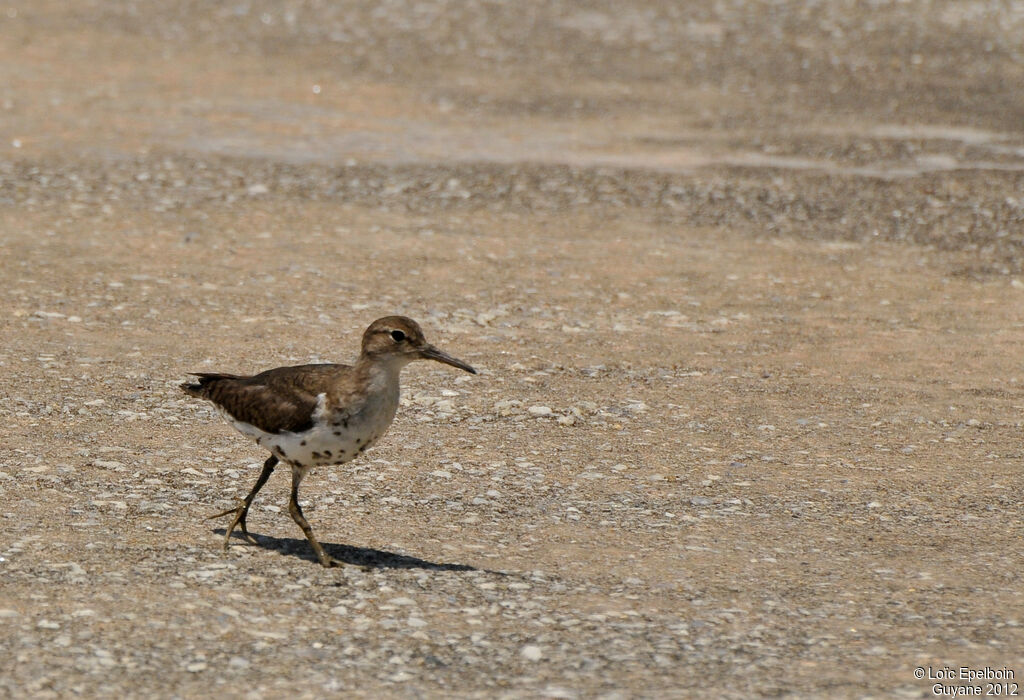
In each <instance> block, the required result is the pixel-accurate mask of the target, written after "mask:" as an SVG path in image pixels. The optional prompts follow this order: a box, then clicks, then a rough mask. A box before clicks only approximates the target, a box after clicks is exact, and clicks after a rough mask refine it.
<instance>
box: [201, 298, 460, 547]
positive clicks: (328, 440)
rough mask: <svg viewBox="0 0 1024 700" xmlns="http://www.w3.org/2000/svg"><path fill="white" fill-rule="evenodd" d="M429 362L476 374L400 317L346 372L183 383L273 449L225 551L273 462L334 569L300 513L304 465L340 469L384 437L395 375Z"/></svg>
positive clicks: (312, 370) (335, 369) (384, 326)
mask: <svg viewBox="0 0 1024 700" xmlns="http://www.w3.org/2000/svg"><path fill="white" fill-rule="evenodd" d="M418 359H430V360H437V361H439V362H443V363H445V364H449V365H452V366H453V367H458V368H459V369H463V370H465V371H467V372H471V373H473V374H476V370H474V369H473V368H472V367H470V366H469V365H468V364H466V363H465V362H462V361H461V360H457V359H455V358H454V357H452V356H450V355H447V354H446V353H443V352H441V351H440V350H438V349H437V348H435V347H434V346H433V345H430V344H429V343H427V341H426V339H425V338H424V337H423V331H422V330H421V329H420V327H419V324H417V323H416V322H415V321H413V320H412V319H410V318H406V317H404V316H387V317H385V318H380V319H377V320H376V321H374V322H373V323H372V324H370V326H369V328H367V329H366V331H365V332H364V333H363V341H362V352H361V353H360V355H359V359H358V360H357V361H356V363H355V364H354V365H352V366H349V365H338V364H316V365H297V366H294V367H278V368H277V369H271V370H267V371H265V372H261V373H260V374H256V375H253V376H240V375H235V374H220V373H205V372H204V373H195V376H197V377H199V381H198V383H191V384H190V383H186V384H182V385H181V388H182V389H183V390H184V391H185V392H186V393H188V394H189V395H191V396H196V397H198V398H203V399H207V400H209V401H211V402H212V403H213V404H214V405H215V406H217V408H218V409H220V411H221V412H222V413H223V414H224V415H225V417H226V418H227V419H228V420H229V421H230V422H231V423H232V424H233V425H234V426H235V428H236V429H237V430H238V431H239V432H241V433H242V434H243V435H247V436H248V437H251V438H253V439H255V440H256V443H257V444H259V445H262V446H263V447H266V448H267V449H269V450H270V451H271V456H270V457H269V458H268V459H267V461H266V462H265V463H264V465H263V471H262V472H261V473H260V477H259V479H258V480H257V481H256V485H255V486H254V487H253V489H252V490H251V491H250V493H249V495H248V496H246V498H245V499H244V500H243V501H242V503H241V504H240V505H239V506H238V507H237V508H231V509H229V510H226V511H224V512H223V513H218V514H217V515H215V516H212V517H220V516H222V515H227V514H229V513H234V514H235V519H234V521H233V522H232V523H231V525H230V526H229V527H228V529H227V534H226V536H225V540H224V546H225V548H226V547H227V546H228V542H229V540H230V537H231V533H232V531H233V530H234V528H235V527H236V526H238V525H240V526H241V528H242V534H243V536H244V537H246V538H247V539H249V540H250V541H252V537H251V535H249V532H248V530H247V529H246V526H245V517H246V515H247V514H248V512H249V506H250V505H251V504H252V501H253V499H254V498H255V497H256V494H257V493H258V492H259V490H260V489H261V488H262V487H263V485H264V484H265V483H266V481H267V479H268V478H269V477H270V474H271V472H273V471H274V467H275V466H276V465H277V464H278V462H279V461H284V462H286V463H287V464H289V465H290V466H291V468H292V493H291V498H290V499H289V503H288V508H289V511H290V512H291V515H292V518H293V519H294V520H295V522H296V523H298V525H299V527H301V528H302V531H303V532H304V533H305V535H306V538H307V539H308V540H309V542H310V544H311V545H312V546H313V550H314V551H315V552H316V554H317V557H318V558H319V560H320V563H321V564H323V565H324V566H335V565H338V564H340V562H338V561H337V560H336V559H334V558H333V557H330V556H329V555H327V554H326V552H324V550H323V548H322V547H321V546H320V543H319V542H317V540H316V538H315V537H314V536H313V531H312V530H311V529H310V527H309V523H308V522H306V519H305V517H304V516H303V515H302V510H301V508H300V507H299V504H298V489H299V483H300V482H301V481H302V477H303V476H305V474H306V472H307V471H308V470H309V469H310V467H312V466H315V465H318V464H343V463H345V462H348V461H349V460H351V459H353V458H355V457H356V456H357V455H359V454H361V453H362V452H364V451H365V450H366V449H368V448H369V447H370V446H371V445H373V444H374V443H375V442H376V441H377V440H379V439H380V437H381V436H383V434H384V432H385V431H386V430H387V428H388V426H389V425H390V424H391V421H392V420H393V419H394V415H395V411H396V410H397V408H398V391H399V388H398V376H399V373H400V371H401V369H402V367H404V366H405V365H406V364H408V363H409V362H412V361H413V360H418Z"/></svg>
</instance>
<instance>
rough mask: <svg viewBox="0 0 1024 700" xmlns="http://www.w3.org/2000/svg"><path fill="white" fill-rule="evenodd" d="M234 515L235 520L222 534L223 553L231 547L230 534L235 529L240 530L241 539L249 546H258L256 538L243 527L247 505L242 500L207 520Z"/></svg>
mask: <svg viewBox="0 0 1024 700" xmlns="http://www.w3.org/2000/svg"><path fill="white" fill-rule="evenodd" d="M231 514H234V516H235V519H234V520H232V521H231V524H230V525H228V528H227V532H225V533H224V551H225V552H226V551H228V547H229V546H230V545H231V533H232V532H234V530H235V528H236V527H241V528H242V538H243V539H244V540H245V541H246V542H248V543H249V544H259V543H258V542H257V541H256V538H255V537H253V536H252V535H250V534H249V530H248V529H247V528H246V527H245V516H246V515H248V514H249V504H248V503H246V502H245V501H244V500H243V501H242V502H241V503H239V504H238V505H237V506H235V507H234V508H228V509H227V510H225V511H222V512H220V513H217V514H216V515H211V516H209V517H207V520H213V519H214V518H223V517H224V516H225V515H231Z"/></svg>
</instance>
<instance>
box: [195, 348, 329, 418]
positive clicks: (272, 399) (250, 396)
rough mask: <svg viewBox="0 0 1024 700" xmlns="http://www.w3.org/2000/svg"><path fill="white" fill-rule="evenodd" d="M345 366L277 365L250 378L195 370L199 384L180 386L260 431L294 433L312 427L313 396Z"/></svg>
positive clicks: (314, 405) (321, 390) (314, 403)
mask: <svg viewBox="0 0 1024 700" xmlns="http://www.w3.org/2000/svg"><path fill="white" fill-rule="evenodd" d="M347 369H348V368H347V367H345V366H344V365H331V364H323V365H298V366H295V367H278V368H277V369H271V370H267V371H266V372H261V373H260V374H257V375H255V376H252V377H241V376H238V375H233V374H208V373H196V376H197V377H199V383H198V384H182V385H181V388H182V389H183V390H184V391H185V392H186V393H188V394H191V395H192V396H198V397H200V398H204V399H208V400H210V401H212V402H213V403H214V404H216V405H217V406H218V407H220V408H221V409H223V410H224V411H226V412H227V413H228V415H230V416H231V417H232V418H234V419H235V420H239V421H243V422H245V423H249V424H250V425H253V426H255V427H257V428H259V429H260V430H262V431H264V432H267V433H281V432H285V431H288V432H296V433H298V432H302V431H304V430H308V429H310V428H311V427H313V414H314V412H315V411H316V407H317V397H318V396H319V395H320V394H322V393H325V392H327V391H328V390H329V389H330V385H331V382H332V380H333V379H335V378H336V377H337V376H338V375H339V374H340V373H344V372H345V371H346V370H347Z"/></svg>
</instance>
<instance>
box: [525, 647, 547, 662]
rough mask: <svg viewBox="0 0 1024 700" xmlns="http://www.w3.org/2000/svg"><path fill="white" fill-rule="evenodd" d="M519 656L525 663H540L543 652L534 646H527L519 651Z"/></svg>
mask: <svg viewBox="0 0 1024 700" xmlns="http://www.w3.org/2000/svg"><path fill="white" fill-rule="evenodd" d="M519 655H520V656H522V657H523V658H524V659H526V660H527V661H540V660H541V659H542V658H543V657H544V652H543V651H541V648H540V647H539V646H537V645H536V644H527V645H526V646H525V647H523V648H522V649H520V650H519Z"/></svg>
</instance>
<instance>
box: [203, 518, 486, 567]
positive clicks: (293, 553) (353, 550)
mask: <svg viewBox="0 0 1024 700" xmlns="http://www.w3.org/2000/svg"><path fill="white" fill-rule="evenodd" d="M213 532H214V533H215V534H218V535H223V534H224V532H225V530H224V528H218V529H216V530H214V531H213ZM236 537H238V538H239V541H238V544H248V545H249V546H256V547H261V548H262V549H267V550H272V551H275V552H278V553H280V554H285V555H287V556H290V557H297V558H299V559H306V560H309V561H313V562H315V561H316V556H315V555H314V554H313V549H312V548H311V547H310V546H309V541H308V540H305V539H301V540H300V539H298V538H297V537H274V536H273V535H256V534H254V535H253V537H254V538H255V539H256V544H255V545H252V543H249V542H246V540H245V539H244V538H242V537H241V533H239V534H238V535H236ZM232 543H233V544H234V543H235V542H234V540H233V541H232ZM320 544H321V545H322V546H323V548H324V550H325V551H326V552H327V553H328V554H329V555H331V556H332V557H334V558H335V559H337V560H338V561H343V562H345V563H346V564H352V565H354V566H361V567H364V568H367V569H426V570H427V571H480V569H477V568H476V567H475V566H469V565H468V564H442V563H438V562H433V561H427V560H426V559H417V558H416V557H410V556H408V555H405V554H397V553H396V552H387V551H384V550H381V549H370V548H368V547H352V546H350V545H347V544H332V543H330V542H321V543H320ZM489 573H501V572H489Z"/></svg>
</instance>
